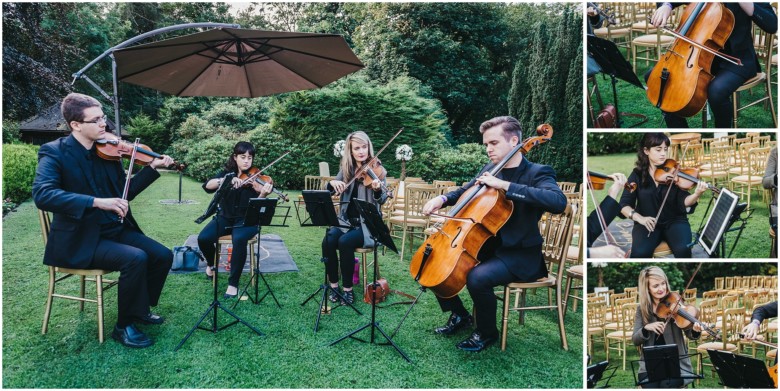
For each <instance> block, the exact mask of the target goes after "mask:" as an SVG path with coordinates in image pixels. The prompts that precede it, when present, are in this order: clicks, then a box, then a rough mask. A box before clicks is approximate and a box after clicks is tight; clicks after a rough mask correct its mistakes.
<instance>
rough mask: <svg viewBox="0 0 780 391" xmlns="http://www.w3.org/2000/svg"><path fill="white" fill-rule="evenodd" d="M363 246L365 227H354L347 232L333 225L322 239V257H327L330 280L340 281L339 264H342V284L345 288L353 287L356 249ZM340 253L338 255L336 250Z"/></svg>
mask: <svg viewBox="0 0 780 391" xmlns="http://www.w3.org/2000/svg"><path fill="white" fill-rule="evenodd" d="M358 247H363V229H361V228H353V229H350V230H349V231H347V232H341V230H340V229H338V228H335V227H331V228H330V229H329V230H328V233H327V234H326V235H325V238H323V239H322V257H323V258H325V270H326V271H327V272H328V282H330V283H337V282H338V281H339V265H341V284H342V286H343V287H344V288H352V275H353V274H355V249H356V248H358ZM337 249H338V250H339V255H338V256H337V255H336V250H337Z"/></svg>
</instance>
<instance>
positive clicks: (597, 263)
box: [590, 262, 607, 267]
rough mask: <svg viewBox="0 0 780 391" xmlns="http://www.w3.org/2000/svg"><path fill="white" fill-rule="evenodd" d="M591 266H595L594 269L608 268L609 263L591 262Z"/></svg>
mask: <svg viewBox="0 0 780 391" xmlns="http://www.w3.org/2000/svg"><path fill="white" fill-rule="evenodd" d="M590 265H591V266H593V267H604V266H607V263H606V262H591V263H590Z"/></svg>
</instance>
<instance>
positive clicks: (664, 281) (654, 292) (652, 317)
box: [631, 266, 702, 388]
mask: <svg viewBox="0 0 780 391" xmlns="http://www.w3.org/2000/svg"><path fill="white" fill-rule="evenodd" d="M637 286H638V287H639V289H638V295H639V306H638V307H637V309H636V315H635V316H634V334H633V335H632V337H631V340H632V341H633V343H634V345H635V346H641V347H642V348H645V347H648V346H659V345H667V344H675V345H677V353H678V355H679V356H680V357H681V358H680V373H681V374H683V375H684V374H691V373H693V368H692V366H691V359H690V358H689V357H682V356H685V355H687V354H688V344H687V343H686V341H685V339H684V338H683V333H685V336H686V337H687V338H688V339H698V338H699V337H700V336H701V331H702V328H701V325H700V324H699V323H698V322H695V323H692V327H691V328H687V329H685V330H683V329H681V328H679V327H678V326H677V324H676V323H675V322H674V321H671V320H670V321H668V322H667V321H666V320H665V319H663V318H659V317H658V316H657V315H656V313H659V312H660V311H659V305H660V303H661V301H662V300H663V299H664V298H665V297H666V296H667V295H669V293H670V292H669V279H668V278H666V273H664V271H663V270H661V268H659V267H657V266H649V267H646V268H644V269H642V271H641V272H639V282H638V285H637ZM639 359H640V361H639V373H638V378H639V381H640V382H641V381H642V380H645V379H647V368H646V367H647V365H646V363H645V361H644V351H642V350H640V356H639ZM691 382H693V380H692V379H685V381H683V380H682V379H670V380H668V381H661V382H656V383H647V384H644V385H643V386H642V388H680V387H682V386H684V385H686V384H689V383H691Z"/></svg>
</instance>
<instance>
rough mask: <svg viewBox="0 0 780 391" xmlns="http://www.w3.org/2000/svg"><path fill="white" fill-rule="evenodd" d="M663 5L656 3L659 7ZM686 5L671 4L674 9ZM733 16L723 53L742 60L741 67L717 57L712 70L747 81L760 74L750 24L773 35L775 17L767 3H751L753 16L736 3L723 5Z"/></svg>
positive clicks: (775, 30) (775, 22)
mask: <svg viewBox="0 0 780 391" xmlns="http://www.w3.org/2000/svg"><path fill="white" fill-rule="evenodd" d="M662 4H663V3H657V5H658V7H660V6H661V5H662ZM684 4H687V3H672V7H674V8H676V7H679V6H681V5H684ZM723 5H724V6H725V7H726V8H728V9H729V10H730V11H731V12H732V13H733V14H734V30H733V31H732V32H731V35H730V36H729V39H728V40H726V44H725V46H724V48H723V52H724V53H726V54H728V55H730V56H733V57H736V58H738V59H740V60H742V66H739V65H734V64H732V63H730V62H728V61H723V60H721V59H719V58H718V57H716V58H715V61H714V62H713V70H714V69H725V70H729V71H731V72H734V73H736V74H738V75H740V76H742V77H744V78H746V79H749V78H751V77H753V76H755V75H756V73H758V72H761V64H760V63H759V61H758V56H757V55H756V49H755V47H754V46H753V31H752V23H751V22H755V23H756V26H758V27H759V28H761V29H762V30H764V31H766V32H768V33H770V34H774V33H776V32H777V15H776V14H775V11H774V10H773V9H772V6H771V5H769V3H753V16H752V17H751V16H748V15H747V14H746V13H745V11H742V8H741V7H740V6H739V4H738V3H724V4H723Z"/></svg>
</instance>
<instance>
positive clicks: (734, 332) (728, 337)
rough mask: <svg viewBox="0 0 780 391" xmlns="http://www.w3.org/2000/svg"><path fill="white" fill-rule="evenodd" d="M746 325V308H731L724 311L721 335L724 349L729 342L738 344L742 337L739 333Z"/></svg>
mask: <svg viewBox="0 0 780 391" xmlns="http://www.w3.org/2000/svg"><path fill="white" fill-rule="evenodd" d="M744 325H745V309H744V308H742V307H737V308H729V309H727V310H726V311H725V312H724V313H723V328H722V329H721V336H722V339H723V350H727V349H726V345H727V344H729V343H732V344H736V343H737V342H739V340H740V339H741V338H740V336H739V334H740V333H741V332H742V327H743V326H744Z"/></svg>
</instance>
